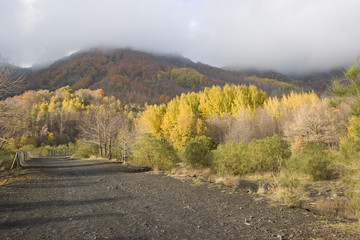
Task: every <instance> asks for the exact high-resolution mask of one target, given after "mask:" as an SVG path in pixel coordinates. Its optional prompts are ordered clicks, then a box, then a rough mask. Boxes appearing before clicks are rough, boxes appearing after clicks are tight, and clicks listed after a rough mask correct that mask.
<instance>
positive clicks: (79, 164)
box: [0, 157, 360, 239]
mask: <svg viewBox="0 0 360 240" xmlns="http://www.w3.org/2000/svg"><path fill="white" fill-rule="evenodd" d="M26 171H27V178H26V179H23V180H20V181H15V182H12V183H9V184H7V185H4V186H0V239H360V236H354V235H352V236H351V235H349V234H345V233H343V232H341V231H339V230H334V229H333V228H331V227H329V225H330V224H331V221H326V220H324V219H322V217H320V216H315V215H313V214H311V213H308V212H305V211H302V210H296V209H288V208H286V207H279V206H271V205H269V204H268V203H267V202H266V201H265V200H263V199H260V200H259V198H257V195H255V194H248V193H245V192H233V191H232V190H230V189H224V188H219V186H217V185H214V184H208V183H204V184H200V185H199V184H198V185H196V184H194V183H193V181H191V180H186V181H180V180H177V179H174V178H171V177H168V176H166V175H161V174H160V175H159V174H149V173H145V172H140V173H139V172H136V171H135V169H134V168H131V167H126V166H122V165H120V164H119V163H115V162H106V161H99V160H74V159H70V158H67V157H52V158H38V159H32V160H30V161H29V162H28V166H27V167H26Z"/></svg>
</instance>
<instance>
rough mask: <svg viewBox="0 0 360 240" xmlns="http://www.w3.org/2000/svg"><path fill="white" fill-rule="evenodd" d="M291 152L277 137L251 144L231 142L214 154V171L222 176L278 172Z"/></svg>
mask: <svg viewBox="0 0 360 240" xmlns="http://www.w3.org/2000/svg"><path fill="white" fill-rule="evenodd" d="M289 154H290V153H289V151H288V150H287V148H286V146H285V145H284V143H283V141H282V140H281V138H280V137H279V136H277V135H274V136H272V137H266V138H264V139H260V140H253V141H252V142H251V143H249V144H248V143H246V142H244V141H242V142H238V143H234V142H230V143H228V144H226V145H225V146H220V147H219V148H218V149H217V150H215V151H214V152H213V161H214V169H215V171H216V172H217V173H218V174H220V175H224V174H225V175H226V174H230V175H240V176H242V175H246V174H250V173H256V172H260V173H261V172H278V171H279V170H280V167H281V164H282V162H283V161H284V160H285V159H286V158H288V157H289Z"/></svg>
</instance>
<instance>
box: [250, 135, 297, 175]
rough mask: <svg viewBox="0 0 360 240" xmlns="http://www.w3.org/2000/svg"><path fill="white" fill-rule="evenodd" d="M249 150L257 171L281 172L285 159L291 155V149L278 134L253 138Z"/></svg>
mask: <svg viewBox="0 0 360 240" xmlns="http://www.w3.org/2000/svg"><path fill="white" fill-rule="evenodd" d="M248 152H249V153H248V154H249V155H250V158H251V159H252V162H253V164H254V171H256V172H279V171H280V167H281V165H282V163H283V161H284V160H285V159H287V158H289V157H290V151H289V150H288V149H287V148H286V146H285V144H284V142H283V141H282V139H281V138H280V137H279V136H278V135H274V136H272V137H266V138H264V139H260V140H253V141H252V142H251V143H250V144H249V147H248Z"/></svg>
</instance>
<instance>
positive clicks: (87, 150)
mask: <svg viewBox="0 0 360 240" xmlns="http://www.w3.org/2000/svg"><path fill="white" fill-rule="evenodd" d="M97 155H99V148H98V146H96V145H87V144H79V145H78V146H77V148H76V151H75V153H74V154H73V157H76V158H89V157H90V156H97Z"/></svg>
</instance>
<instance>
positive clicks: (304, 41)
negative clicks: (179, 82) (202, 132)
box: [0, 0, 360, 74]
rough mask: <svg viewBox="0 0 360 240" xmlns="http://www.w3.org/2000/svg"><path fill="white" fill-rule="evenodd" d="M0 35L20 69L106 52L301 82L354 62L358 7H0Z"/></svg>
mask: <svg viewBox="0 0 360 240" xmlns="http://www.w3.org/2000/svg"><path fill="white" fill-rule="evenodd" d="M0 29H1V30H0V31H1V34H0V54H1V56H2V57H6V58H7V59H8V61H10V62H11V63H13V64H15V65H17V66H21V67H29V66H32V65H39V64H40V65H41V64H49V63H51V62H53V61H55V60H57V59H60V58H62V57H65V56H67V55H69V54H71V53H74V52H76V51H79V50H84V49H89V48H94V47H110V48H133V49H135V50H141V51H147V52H152V53H160V54H172V53H176V54H181V55H183V56H184V57H187V58H190V59H191V60H193V61H195V62H197V61H200V62H203V63H206V64H209V65H213V66H217V67H233V68H256V69H261V70H274V71H279V72H282V73H287V74H289V73H293V74H306V73H310V72H313V71H326V70H329V69H331V68H334V67H342V66H347V65H350V64H353V63H354V62H355V60H356V56H357V55H358V54H360V0H0Z"/></svg>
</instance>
